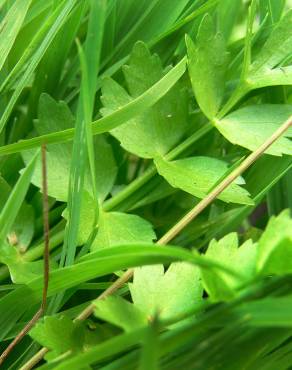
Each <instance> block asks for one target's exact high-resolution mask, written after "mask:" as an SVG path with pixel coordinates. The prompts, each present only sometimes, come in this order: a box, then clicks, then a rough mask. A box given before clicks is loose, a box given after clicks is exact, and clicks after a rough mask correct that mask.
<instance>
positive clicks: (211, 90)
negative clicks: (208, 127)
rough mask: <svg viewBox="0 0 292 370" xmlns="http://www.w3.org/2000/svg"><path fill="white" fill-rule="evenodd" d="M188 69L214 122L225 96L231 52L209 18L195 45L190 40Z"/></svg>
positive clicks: (200, 100) (200, 30)
mask: <svg viewBox="0 0 292 370" xmlns="http://www.w3.org/2000/svg"><path fill="white" fill-rule="evenodd" d="M186 45H187V51H188V67H189V74H190V79H191V83H192V87H193V91H194V94H195V97H196V99H197V102H198V104H199V106H200V108H201V109H202V111H203V113H204V114H205V115H206V116H207V117H208V118H209V119H210V120H212V119H213V118H214V117H215V116H216V114H217V113H218V111H219V109H220V106H221V103H222V100H223V95H224V88H225V72H226V70H227V52H226V49H225V42H224V39H223V37H222V35H220V34H219V33H216V30H215V25H214V22H213V19H212V17H211V16H210V15H209V14H206V15H205V16H204V18H203V20H202V22H201V25H200V28H199V31H198V35H197V38H196V42H195V44H194V43H193V41H192V40H191V38H190V37H188V36H187V37H186Z"/></svg>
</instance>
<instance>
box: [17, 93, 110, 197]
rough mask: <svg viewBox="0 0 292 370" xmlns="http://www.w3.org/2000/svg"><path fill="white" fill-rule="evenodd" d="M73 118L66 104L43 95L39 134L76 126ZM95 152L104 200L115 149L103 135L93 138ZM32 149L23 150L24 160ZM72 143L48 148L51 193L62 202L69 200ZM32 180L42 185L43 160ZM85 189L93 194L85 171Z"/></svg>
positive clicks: (98, 188)
mask: <svg viewBox="0 0 292 370" xmlns="http://www.w3.org/2000/svg"><path fill="white" fill-rule="evenodd" d="M73 122H74V118H73V116H72V114H71V112H70V110H69V108H68V107H67V106H66V104H65V103H62V102H60V103H57V102H55V101H54V100H53V99H52V98H50V97H49V96H48V95H45V94H44V95H42V96H41V98H40V104H39V118H38V120H37V121H36V122H35V126H36V130H37V132H38V133H39V134H41V135H42V134H47V133H51V132H56V131H59V130H60V129H68V128H71V127H72V126H73ZM94 143H95V154H96V161H95V166H96V173H97V177H96V179H97V184H96V186H97V191H98V197H99V199H100V200H103V199H104V198H105V197H106V196H107V194H108V193H109V191H110V190H111V188H112V186H113V183H114V180H115V176H116V164H115V160H114V157H113V153H112V149H111V147H110V146H109V144H108V143H107V142H106V139H105V138H104V137H102V136H100V135H99V136H97V137H96V138H95V140H94ZM32 153H33V152H32V151H25V152H23V158H24V160H25V162H27V161H28V160H29V158H31V156H32ZM71 156H72V144H71V143H64V144H52V145H48V148H47V171H48V192H49V195H50V196H52V197H54V198H56V199H58V200H62V201H67V198H68V186H69V175H70V161H71ZM32 182H33V184H34V185H36V186H38V187H40V186H41V162H40V160H39V161H38V163H37V167H36V171H35V174H34V176H33V179H32ZM85 189H86V190H87V192H88V193H89V194H92V189H91V183H90V175H89V172H87V174H86V179H85Z"/></svg>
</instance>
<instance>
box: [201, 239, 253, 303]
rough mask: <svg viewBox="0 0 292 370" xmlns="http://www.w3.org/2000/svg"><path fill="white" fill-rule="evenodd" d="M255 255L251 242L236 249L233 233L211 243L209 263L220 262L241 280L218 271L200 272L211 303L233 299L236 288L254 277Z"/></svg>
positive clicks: (207, 254)
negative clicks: (236, 273) (239, 275)
mask: <svg viewBox="0 0 292 370" xmlns="http://www.w3.org/2000/svg"><path fill="white" fill-rule="evenodd" d="M256 253H257V249H256V247H255V245H254V244H253V243H252V241H251V240H248V241H246V242H245V243H244V244H243V245H242V246H241V247H239V248H238V237H237V234H235V233H231V234H228V235H227V236H225V237H224V238H223V239H221V240H219V241H216V240H212V241H211V243H210V244H209V247H208V249H207V252H206V254H205V255H206V257H208V259H209V260H211V261H218V262H219V261H220V262H221V263H222V264H224V265H225V266H226V267H227V266H229V267H230V268H232V269H234V270H235V271H237V272H238V273H240V274H241V275H242V278H238V277H237V278H236V277H233V276H231V275H230V274H228V275H227V274H226V273H225V272H223V271H219V270H218V271H217V270H202V279H203V286H204V288H205V289H206V291H207V293H208V294H209V296H210V298H211V299H212V300H213V301H221V300H223V301H224V300H229V299H231V298H233V297H234V295H235V290H236V288H238V287H239V286H240V285H241V284H243V283H244V282H246V281H248V280H249V279H251V278H252V277H253V276H255V272H256Z"/></svg>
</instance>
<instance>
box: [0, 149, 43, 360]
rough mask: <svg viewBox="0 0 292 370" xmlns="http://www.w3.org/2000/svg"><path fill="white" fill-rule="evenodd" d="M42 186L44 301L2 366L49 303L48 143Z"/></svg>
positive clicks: (6, 353) (8, 352) (8, 348)
mask: <svg viewBox="0 0 292 370" xmlns="http://www.w3.org/2000/svg"><path fill="white" fill-rule="evenodd" d="M42 188H43V225H44V241H45V247H44V286H43V296H42V303H41V306H40V308H39V310H38V311H37V312H36V313H35V315H34V316H33V318H32V319H31V320H30V321H29V322H28V323H27V324H26V325H25V327H24V328H23V329H22V330H21V331H20V332H19V333H18V334H17V336H16V337H15V338H14V339H13V341H12V342H11V343H10V344H9V345H8V347H7V348H6V349H5V350H4V351H3V352H2V354H1V356H0V366H1V365H2V364H3V362H4V361H5V360H6V359H7V357H8V356H9V355H10V353H11V352H12V351H13V349H14V348H15V346H16V345H17V344H18V343H19V342H20V341H21V340H22V338H23V337H25V335H26V334H27V333H28V332H29V331H30V329H31V328H32V327H33V326H34V325H35V324H36V322H37V321H38V320H39V318H40V317H41V316H42V315H43V313H44V312H45V310H46V305H47V294H48V287H49V272H50V265H49V257H50V254H49V206H48V183H47V161H46V145H45V144H43V145H42Z"/></svg>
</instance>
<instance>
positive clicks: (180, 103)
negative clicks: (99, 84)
mask: <svg viewBox="0 0 292 370" xmlns="http://www.w3.org/2000/svg"><path fill="white" fill-rule="evenodd" d="M124 74H125V79H126V82H127V85H128V88H129V92H130V94H131V96H130V95H129V94H128V93H127V92H126V91H125V89H124V88H123V87H121V86H120V85H119V84H118V83H116V82H115V81H113V80H111V79H106V80H105V81H104V84H103V88H102V102H103V105H104V108H102V109H101V113H102V114H103V116H107V115H109V114H111V113H113V112H114V111H116V110H118V109H120V108H121V107H122V106H124V105H126V104H128V103H130V102H131V101H132V99H133V98H136V97H138V96H140V95H141V94H143V93H144V92H145V91H147V90H148V89H149V88H150V87H151V86H153V85H154V84H155V83H156V82H157V81H159V80H160V79H161V78H162V77H163V76H164V71H163V69H162V65H161V61H160V59H159V58H158V56H157V55H151V54H150V52H149V50H148V49H147V47H146V45H144V44H143V43H141V42H139V43H137V44H136V45H135V46H134V48H133V52H132V54H131V57H130V63H129V65H128V66H125V68H124ZM186 117H187V100H186V95H185V91H184V90H183V89H182V88H181V86H180V84H177V85H176V86H174V87H173V88H172V89H171V90H170V91H169V92H168V93H167V94H166V95H165V96H164V97H163V98H162V99H160V101H159V102H158V103H157V104H155V105H154V106H153V107H152V108H150V109H149V110H147V111H146V112H145V113H143V114H141V115H139V116H137V117H135V118H133V119H131V120H130V121H128V122H127V123H126V124H124V125H122V126H120V127H117V128H115V129H114V130H112V131H111V133H112V135H113V136H115V137H116V138H117V139H118V140H119V141H120V142H121V145H122V146H123V147H124V148H125V149H126V150H128V151H129V152H131V153H134V154H136V155H138V156H140V157H144V158H153V157H154V156H156V155H163V154H166V153H167V152H168V151H169V150H170V149H171V148H172V147H173V146H174V145H175V144H176V143H177V142H178V141H179V140H180V139H181V137H182V136H183V135H184V133H185V130H186Z"/></svg>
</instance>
